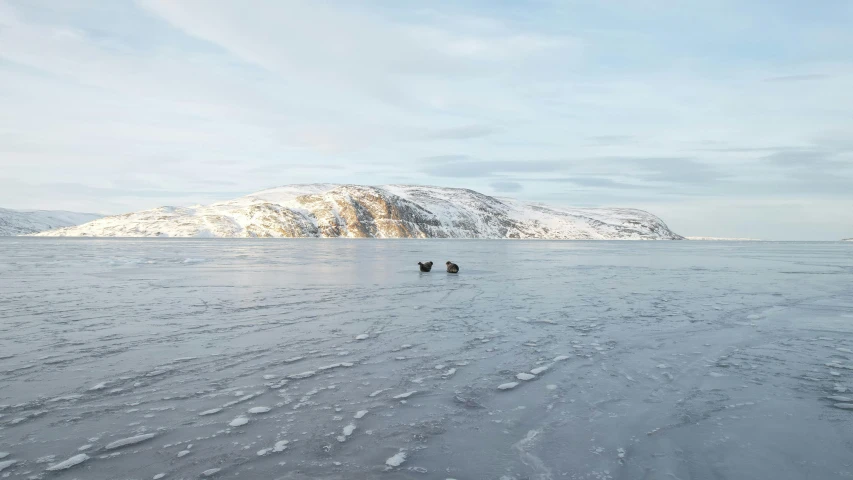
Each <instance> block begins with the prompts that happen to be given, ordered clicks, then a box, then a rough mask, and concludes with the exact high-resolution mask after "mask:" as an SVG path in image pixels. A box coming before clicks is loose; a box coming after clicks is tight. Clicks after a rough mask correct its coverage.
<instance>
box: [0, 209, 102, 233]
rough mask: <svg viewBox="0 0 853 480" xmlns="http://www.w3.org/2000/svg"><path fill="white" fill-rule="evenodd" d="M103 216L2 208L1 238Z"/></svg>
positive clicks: (65, 225)
mask: <svg viewBox="0 0 853 480" xmlns="http://www.w3.org/2000/svg"><path fill="white" fill-rule="evenodd" d="M101 216H102V215H96V214H94V213H77V212H63V211H51V210H8V209H5V208H0V236H2V237H5V236H11V235H27V234H30V233H37V232H43V231H45V230H51V229H54V228H60V227H70V226H73V225H80V224H81V223H86V222H91V221H92V220H95V219H96V218H101Z"/></svg>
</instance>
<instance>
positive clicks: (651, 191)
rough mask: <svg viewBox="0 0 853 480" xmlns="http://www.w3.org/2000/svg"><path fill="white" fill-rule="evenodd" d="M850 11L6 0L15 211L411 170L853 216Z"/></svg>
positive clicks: (702, 205)
mask: <svg viewBox="0 0 853 480" xmlns="http://www.w3.org/2000/svg"><path fill="white" fill-rule="evenodd" d="M246 5H249V6H250V7H251V8H247V7H246ZM850 24H853V4H851V3H850V2H845V1H841V0H837V1H836V0H827V1H825V2H821V3H819V4H806V3H803V2H798V1H793V0H782V1H779V2H772V4H766V2H758V1H746V2H742V1H735V0H721V1H716V0H715V1H712V0H695V1H689V2H675V1H668V0H636V1H628V0H616V1H613V2H599V1H593V0H583V1H582V0H566V1H546V0H541V1H540V0H535V1H525V2H495V1H486V0H464V1H461V2H443V1H442V2H434V3H430V4H429V6H413V4H410V5H409V6H408V7H404V6H402V5H401V4H400V3H398V2H393V1H364V2H328V3H324V4H320V3H318V2H284V1H275V0H268V1H263V0H257V1H254V2H251V3H249V4H245V3H241V2H236V1H202V0H180V1H173V0H138V1H131V0H118V1H106V0H103V1H88V0H74V1H67V2H53V1H49V0H0V98H2V104H3V108H2V111H0V167H2V173H0V207H3V208H14V209H54V210H72V211H83V212H96V213H103V214H115V213H123V212H128V211H133V210H140V209H147V208H153V207H156V206H160V205H192V204H198V203H210V202H214V201H219V200H227V199H230V198H234V197H238V196H242V195H246V194H249V193H252V192H255V191H260V190H263V189H265V188H269V187H273V186H277V185H285V184H293V183H355V184H368V185H381V184H391V183H397V184H399V183H405V184H424V185H439V186H446V187H462V188H470V189H474V190H477V191H480V192H483V193H486V194H490V195H498V196H512V197H515V198H519V199H523V200H529V201H538V202H546V203H552V204H556V205H567V206H621V207H633V208H641V209H644V210H648V211H650V212H651V213H654V214H655V215H657V216H659V217H661V218H662V219H663V220H664V221H665V222H666V223H667V224H668V225H669V226H670V227H671V228H672V229H673V230H674V231H676V232H677V233H679V234H682V235H690V236H719V237H750V238H761V239H768V240H837V239H840V238H846V237H853V214H851V212H853V137H851V132H853V115H851V114H850V112H851V111H853V96H851V95H850V93H849V92H850V91H851V87H853V57H851V55H850V52H851V51H853V31H851V30H850V29H849V25H850Z"/></svg>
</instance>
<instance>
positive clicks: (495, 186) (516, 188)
mask: <svg viewBox="0 0 853 480" xmlns="http://www.w3.org/2000/svg"><path fill="white" fill-rule="evenodd" d="M489 186H490V187H492V190H494V191H496V192H502V193H512V192H520V191H521V190H523V189H524V186H523V185H522V184H520V183H518V182H492V183H490V184H489Z"/></svg>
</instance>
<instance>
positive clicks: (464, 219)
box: [41, 184, 681, 240]
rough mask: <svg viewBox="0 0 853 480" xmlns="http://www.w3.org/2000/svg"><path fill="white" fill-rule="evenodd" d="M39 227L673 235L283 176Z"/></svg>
mask: <svg viewBox="0 0 853 480" xmlns="http://www.w3.org/2000/svg"><path fill="white" fill-rule="evenodd" d="M41 235H46V236H110V237H151V236H170V237H350V238H371V237H372V238H542V239H638V240H639V239H654V240H658V239H681V237H680V236H679V235H677V234H675V233H673V232H672V231H671V230H669V228H668V227H667V226H666V224H664V223H663V221H661V220H660V219H659V218H657V217H655V216H654V215H652V214H650V213H647V212H644V211H642V210H634V209H622V208H567V207H553V206H548V205H542V204H536V203H526V202H521V201H518V200H513V199H506V198H500V199H498V198H495V197H490V196H487V195H483V194H481V193H477V192H475V191H472V190H467V189H458V188H441V187H424V186H410V185H386V186H382V187H371V186H360V185H330V184H314V185H288V186H284V187H279V188H273V189H269V190H264V191H261V192H257V193H254V194H251V195H247V196H245V197H241V198H237V199H234V200H229V201H226V202H220V203H215V204H212V205H206V206H197V207H160V208H155V209H152V210H143V211H140V212H133V213H128V214H124V215H117V216H112V217H105V218H102V219H99V220H95V221H93V222H90V223H87V224H85V225H80V226H76V227H69V228H63V229H60V230H55V231H51V232H44V233H42V234H41Z"/></svg>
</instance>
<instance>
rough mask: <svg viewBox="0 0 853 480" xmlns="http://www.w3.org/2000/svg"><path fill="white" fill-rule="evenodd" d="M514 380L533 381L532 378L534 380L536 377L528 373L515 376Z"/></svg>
mask: <svg viewBox="0 0 853 480" xmlns="http://www.w3.org/2000/svg"><path fill="white" fill-rule="evenodd" d="M515 378H517V379H519V380H533V379H534V378H536V375H532V374H530V373H519V374H518V375H516V376H515Z"/></svg>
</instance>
